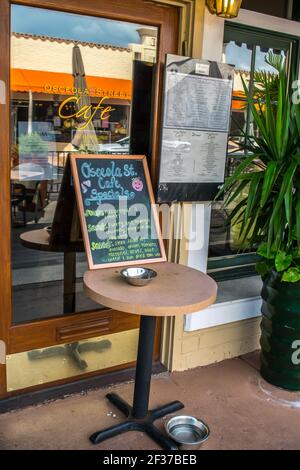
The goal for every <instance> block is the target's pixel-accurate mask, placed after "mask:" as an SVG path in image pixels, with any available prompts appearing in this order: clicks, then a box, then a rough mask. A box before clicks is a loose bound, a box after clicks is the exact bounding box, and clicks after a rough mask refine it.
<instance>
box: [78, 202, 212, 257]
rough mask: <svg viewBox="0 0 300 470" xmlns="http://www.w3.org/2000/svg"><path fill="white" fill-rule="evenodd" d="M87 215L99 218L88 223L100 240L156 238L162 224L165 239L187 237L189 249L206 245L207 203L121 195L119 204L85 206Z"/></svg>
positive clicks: (186, 244)
mask: <svg viewBox="0 0 300 470" xmlns="http://www.w3.org/2000/svg"><path fill="white" fill-rule="evenodd" d="M85 217H86V219H89V218H90V217H96V219H97V223H96V224H95V225H94V224H88V226H87V230H88V232H94V233H95V234H96V237H97V239H98V240H99V241H101V242H105V241H109V240H116V239H118V240H126V239H132V240H140V239H143V240H149V239H151V240H154V239H157V238H158V227H159V226H160V230H161V233H162V238H163V239H165V240H169V239H175V240H183V241H184V243H185V248H186V249H188V250H189V251H196V250H201V249H202V248H203V246H204V227H205V226H206V224H205V208H204V206H203V204H198V203H193V204H187V205H181V204H175V205H172V206H170V205H169V204H160V205H158V204H157V205H156V204H153V205H151V206H149V205H148V204H141V203H130V204H128V199H127V198H120V200H119V201H118V203H117V204H110V203H102V202H101V203H100V204H98V206H97V209H93V208H89V207H86V208H85Z"/></svg>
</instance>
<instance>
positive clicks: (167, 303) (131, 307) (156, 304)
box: [83, 262, 217, 316]
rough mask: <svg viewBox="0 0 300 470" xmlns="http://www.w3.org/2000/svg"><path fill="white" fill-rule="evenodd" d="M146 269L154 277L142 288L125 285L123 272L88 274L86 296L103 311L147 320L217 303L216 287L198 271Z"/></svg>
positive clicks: (165, 265) (156, 265)
mask: <svg viewBox="0 0 300 470" xmlns="http://www.w3.org/2000/svg"><path fill="white" fill-rule="evenodd" d="M142 265H143V264H142V263H141V266H142ZM145 266H146V267H148V268H151V269H154V271H156V272H157V277H156V278H154V279H153V280H152V281H151V282H150V283H149V284H147V285H146V286H143V287H136V286H132V285H130V284H128V283H127V282H126V280H125V279H123V278H122V277H121V275H120V271H121V270H122V269H123V268H103V269H97V270H91V271H87V272H86V273H85V275H84V279H83V284H84V290H85V293H86V294H87V296H88V297H90V298H91V299H92V300H94V301H95V302H97V303H99V304H101V305H104V306H106V307H110V308H112V309H115V310H119V311H121V312H127V313H133V314H136V315H150V316H173V315H180V314H181V315H182V314H187V313H193V312H197V311H198V310H202V309H204V308H206V307H208V306H209V305H211V304H213V303H214V301H215V300H216V295H217V284H216V283H215V281H214V280H213V279H211V278H210V277H209V276H207V275H206V274H204V273H202V272H201V271H197V270H196V269H193V268H189V267H187V266H182V265H180V264H175V263H168V262H162V263H151V264H146V265H145Z"/></svg>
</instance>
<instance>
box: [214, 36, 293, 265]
mask: <svg viewBox="0 0 300 470" xmlns="http://www.w3.org/2000/svg"><path fill="white" fill-rule="evenodd" d="M230 31H231V30H230ZM247 34H248V36H249V37H248V40H247V42H246V41H245V42H241V43H240V42H238V41H237V40H231V41H230V40H229V39H230V37H229V31H225V37H226V43H225V44H224V53H223V61H224V62H226V63H230V64H233V65H234V66H235V80H234V90H233V101H232V122H231V129H230V136H229V142H228V154H229V155H228V160H227V168H226V173H227V176H229V175H231V174H232V173H233V171H234V168H235V167H236V165H237V164H238V163H239V162H240V161H241V160H240V158H242V157H243V151H241V150H240V149H239V145H240V144H243V142H244V139H243V137H242V131H243V132H245V133H246V135H247V136H251V135H256V136H258V132H257V129H256V127H255V124H254V123H253V119H252V117H251V115H250V114H249V113H248V109H247V106H245V98H246V97H245V93H244V91H243V84H242V78H243V79H244V81H245V83H246V84H248V85H249V84H250V83H252V82H253V79H254V72H255V71H266V72H270V73H273V74H275V75H276V73H277V72H276V70H275V69H274V68H273V67H271V65H269V64H268V63H267V62H266V56H267V55H268V54H269V53H272V54H275V57H276V56H277V57H278V56H282V57H285V58H287V56H288V47H289V45H288V43H287V46H286V49H284V48H283V46H282V41H280V46H278V47H276V39H274V45H273V46H272V47H270V46H269V44H271V40H272V36H271V35H270V36H269V37H267V39H266V35H262V38H261V41H260V45H255V46H254V45H253V44H255V43H256V44H258V43H259V39H258V34H257V33H254V36H253V38H251V37H250V33H249V32H248V33H247ZM239 35H240V36H241V34H240V31H239ZM233 36H235V34H234V33H233ZM244 36H246V33H245V34H244ZM235 39H236V38H235ZM266 43H267V44H268V46H267V47H266V46H265V45H264V44H266ZM252 54H255V55H252ZM254 58H255V61H254ZM287 62H288V61H286V63H287ZM254 93H256V91H254ZM239 156H240V157H239ZM244 197H247V190H246V189H245V190H244V192H243V194H240V196H239V199H238V200H237V199H236V200H235V202H233V203H232V204H231V205H230V207H227V208H226V209H224V208H223V205H222V203H214V204H213V206H212V216H211V228H210V246H209V257H210V258H213V257H215V258H216V257H222V256H228V255H235V254H237V253H238V250H239V248H240V241H239V237H238V231H239V230H238V226H232V225H226V224H225V221H226V219H227V217H228V215H229V214H230V212H231V211H232V210H233V209H234V208H235V207H236V205H237V204H238V202H239V201H240V200H242V199H243V198H244Z"/></svg>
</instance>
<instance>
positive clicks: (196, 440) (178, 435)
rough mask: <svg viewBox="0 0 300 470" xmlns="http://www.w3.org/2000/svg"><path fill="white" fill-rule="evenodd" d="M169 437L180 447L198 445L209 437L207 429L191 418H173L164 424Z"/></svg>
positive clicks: (200, 422)
mask: <svg viewBox="0 0 300 470" xmlns="http://www.w3.org/2000/svg"><path fill="white" fill-rule="evenodd" d="M165 429H166V432H167V434H168V436H169V437H171V439H173V440H174V441H176V442H177V443H178V444H181V445H192V446H193V445H200V444H202V442H204V441H206V440H207V439H208V437H209V433H210V431H209V427H208V426H207V424H205V423H204V422H203V421H200V419H197V418H194V417H193V416H174V417H173V418H171V419H169V420H168V421H167V422H166V423H165Z"/></svg>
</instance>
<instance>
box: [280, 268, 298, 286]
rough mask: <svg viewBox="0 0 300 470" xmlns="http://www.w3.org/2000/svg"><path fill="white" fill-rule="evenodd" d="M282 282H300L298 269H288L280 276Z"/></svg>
mask: <svg viewBox="0 0 300 470" xmlns="http://www.w3.org/2000/svg"><path fill="white" fill-rule="evenodd" d="M282 280H283V281H284V282H292V283H295V282H298V281H300V271H299V269H298V268H290V269H288V270H287V271H286V272H285V273H284V275H283V276H282Z"/></svg>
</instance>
